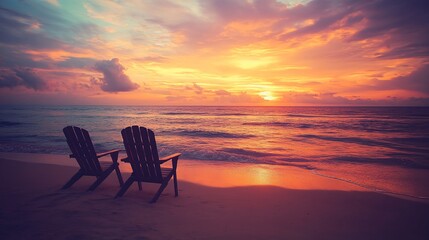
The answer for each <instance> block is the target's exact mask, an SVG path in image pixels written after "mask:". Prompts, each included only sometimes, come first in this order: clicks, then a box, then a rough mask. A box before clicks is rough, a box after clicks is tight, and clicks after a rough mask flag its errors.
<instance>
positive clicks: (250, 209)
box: [0, 153, 429, 239]
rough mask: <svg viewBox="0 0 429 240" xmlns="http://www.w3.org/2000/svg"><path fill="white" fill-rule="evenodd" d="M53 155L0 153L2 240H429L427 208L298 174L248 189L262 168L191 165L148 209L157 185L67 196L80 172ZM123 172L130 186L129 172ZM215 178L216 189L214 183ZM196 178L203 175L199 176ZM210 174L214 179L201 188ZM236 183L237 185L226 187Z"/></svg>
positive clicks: (80, 189)
mask: <svg viewBox="0 0 429 240" xmlns="http://www.w3.org/2000/svg"><path fill="white" fill-rule="evenodd" d="M47 156H48V155H46V154H22V153H21V154H13V153H1V154H0V164H1V166H0V171H1V173H0V176H1V184H0V192H1V213H0V225H1V231H0V238H1V239H428V237H429V218H428V217H427V216H429V204H428V202H427V201H423V200H418V199H407V198H404V197H399V196H393V195H386V194H380V193H376V192H373V191H370V190H368V189H364V188H361V187H359V186H356V185H353V184H350V183H346V182H343V181H338V180H334V179H329V178H324V177H321V176H317V175H315V174H312V173H311V172H309V171H306V170H303V169H300V168H296V167H291V166H282V167H272V166H269V167H267V168H265V174H266V175H268V176H273V177H272V178H271V179H270V178H269V177H265V178H264V177H259V179H262V180H255V181H253V182H251V181H250V182H249V180H248V179H243V181H240V179H241V178H240V177H241V176H248V175H250V176H251V177H248V178H249V179H250V178H253V179H258V177H257V176H261V175H263V174H261V173H260V170H255V169H253V170H252V167H251V166H243V167H241V168H240V167H237V171H228V170H226V169H227V168H228V165H225V164H210V163H204V162H203V163H199V162H193V161H188V160H183V161H180V162H179V169H178V178H179V196H178V197H174V191H173V186H172V185H173V184H172V183H170V184H169V185H168V187H167V188H166V189H165V191H164V192H163V194H162V195H161V197H160V199H159V200H158V202H157V203H155V204H150V203H148V201H149V200H150V198H151V197H152V196H153V194H154V193H155V191H156V189H157V188H158V185H156V184H147V183H146V184H143V191H138V188H137V186H132V187H131V188H130V189H129V190H128V191H127V193H126V194H125V195H124V196H123V197H122V198H119V199H115V198H114V196H115V194H116V192H117V191H118V189H119V186H118V182H117V179H116V177H115V175H114V174H111V175H110V176H109V177H108V178H107V179H106V181H104V182H103V183H102V184H101V185H100V186H99V187H98V188H97V189H96V190H95V191H93V192H87V191H86V189H87V188H88V187H89V185H90V184H91V183H92V182H93V181H94V179H91V178H90V177H85V178H83V179H81V180H79V181H78V182H77V183H76V184H75V185H73V186H72V187H71V188H70V189H68V190H60V188H61V187H62V185H63V184H64V183H65V182H66V181H67V180H68V179H69V178H70V177H71V176H72V175H73V174H74V173H75V172H76V171H77V167H75V166H73V163H72V162H70V163H71V164H70V166H65V165H64V164H62V163H63V162H64V161H66V159H67V158H66V156H61V155H49V156H50V159H48V157H47ZM40 159H48V160H46V162H45V163H43V161H42V160H40ZM51 161H58V163H59V164H60V165H56V164H52V162H51ZM120 167H121V170H122V172H123V173H122V174H123V176H124V178H127V177H128V176H129V174H130V172H129V169H128V167H127V165H126V164H124V163H122V164H121V165H120ZM258 168H262V169H264V167H260V166H259V167H258ZM246 171H248V172H249V173H248V174H246ZM216 172H217V173H218V177H219V180H218V181H217V180H216V178H213V177H212V175H213V174H216ZM194 173H199V174H201V175H199V176H197V177H193V176H194V175H195V174H194ZM276 173H277V174H276ZM203 175H206V176H208V177H207V179H210V181H204V180H202V179H204V178H203V177H202V176H203ZM228 176H229V177H230V178H231V179H237V183H236V184H234V182H233V181H229V180H228V179H226V181H222V179H225V178H228ZM252 176H253V177H252ZM279 176H281V177H280V178H282V179H279ZM263 179H265V180H263ZM285 179H289V180H288V181H285ZM210 182H213V183H212V184H210ZM246 182H248V183H247V184H246ZM276 182H283V183H282V184H277V183H276ZM288 182H289V183H288Z"/></svg>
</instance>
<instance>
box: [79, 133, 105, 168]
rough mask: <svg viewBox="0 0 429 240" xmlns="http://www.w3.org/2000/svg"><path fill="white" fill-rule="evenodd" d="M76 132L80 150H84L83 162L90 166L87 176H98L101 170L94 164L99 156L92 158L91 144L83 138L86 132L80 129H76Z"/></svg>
mask: <svg viewBox="0 0 429 240" xmlns="http://www.w3.org/2000/svg"><path fill="white" fill-rule="evenodd" d="M74 130H75V133H76V136H77V139H78V140H79V145H80V148H81V149H82V152H83V156H84V158H83V159H82V161H85V162H86V164H87V165H88V166H89V169H88V173H87V174H94V175H97V174H98V173H99V172H100V171H99V169H97V167H96V166H95V164H94V158H97V156H91V152H90V150H89V148H88V145H87V144H89V142H87V141H86V140H85V137H84V136H83V131H85V130H82V129H80V128H74ZM91 144H92V143H91Z"/></svg>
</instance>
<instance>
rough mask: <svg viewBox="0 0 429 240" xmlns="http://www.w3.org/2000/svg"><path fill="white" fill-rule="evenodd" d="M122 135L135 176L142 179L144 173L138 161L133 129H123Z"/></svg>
mask: <svg viewBox="0 0 429 240" xmlns="http://www.w3.org/2000/svg"><path fill="white" fill-rule="evenodd" d="M121 134H122V139H123V141H124V146H125V150H126V152H127V156H128V157H129V162H130V164H131V168H132V169H133V173H135V174H134V175H135V176H136V177H137V178H141V176H143V172H142V169H141V165H140V163H139V161H138V157H137V151H136V148H135V144H134V139H133V134H132V131H131V127H127V128H125V129H122V131H121Z"/></svg>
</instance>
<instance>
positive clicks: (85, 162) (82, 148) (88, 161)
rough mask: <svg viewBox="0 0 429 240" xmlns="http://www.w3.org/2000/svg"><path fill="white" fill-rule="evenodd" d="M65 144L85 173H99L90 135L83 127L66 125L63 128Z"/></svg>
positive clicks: (95, 174)
mask: <svg viewBox="0 0 429 240" xmlns="http://www.w3.org/2000/svg"><path fill="white" fill-rule="evenodd" d="M63 132H64V135H65V136H66V139H67V144H68V145H69V147H70V150H71V152H72V155H71V156H72V157H73V158H75V159H76V160H77V162H78V164H79V166H80V168H81V170H82V171H83V172H84V174H85V175H93V176H97V175H99V174H101V172H102V170H101V166H100V162H99V161H98V158H97V154H96V153H95V149H94V145H93V144H92V141H91V137H90V136H89V133H88V131H86V130H85V129H82V128H79V127H75V126H67V127H65V128H64V129H63Z"/></svg>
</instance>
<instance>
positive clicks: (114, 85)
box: [95, 58, 140, 92]
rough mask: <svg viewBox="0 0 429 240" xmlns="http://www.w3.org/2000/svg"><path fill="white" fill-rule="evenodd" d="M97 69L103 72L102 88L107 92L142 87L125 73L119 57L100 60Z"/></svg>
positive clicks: (96, 65)
mask: <svg viewBox="0 0 429 240" xmlns="http://www.w3.org/2000/svg"><path fill="white" fill-rule="evenodd" d="M95 70H96V71H98V72H101V73H102V74H103V78H100V79H99V80H100V81H101V89H102V90H103V91H106V92H129V91H133V90H136V89H137V88H139V87H140V85H138V84H137V83H133V82H131V80H130V78H129V77H128V76H127V75H126V74H125V73H124V67H123V66H122V65H121V64H120V63H119V59H117V58H113V59H112V60H103V61H98V62H97V63H96V64H95Z"/></svg>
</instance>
